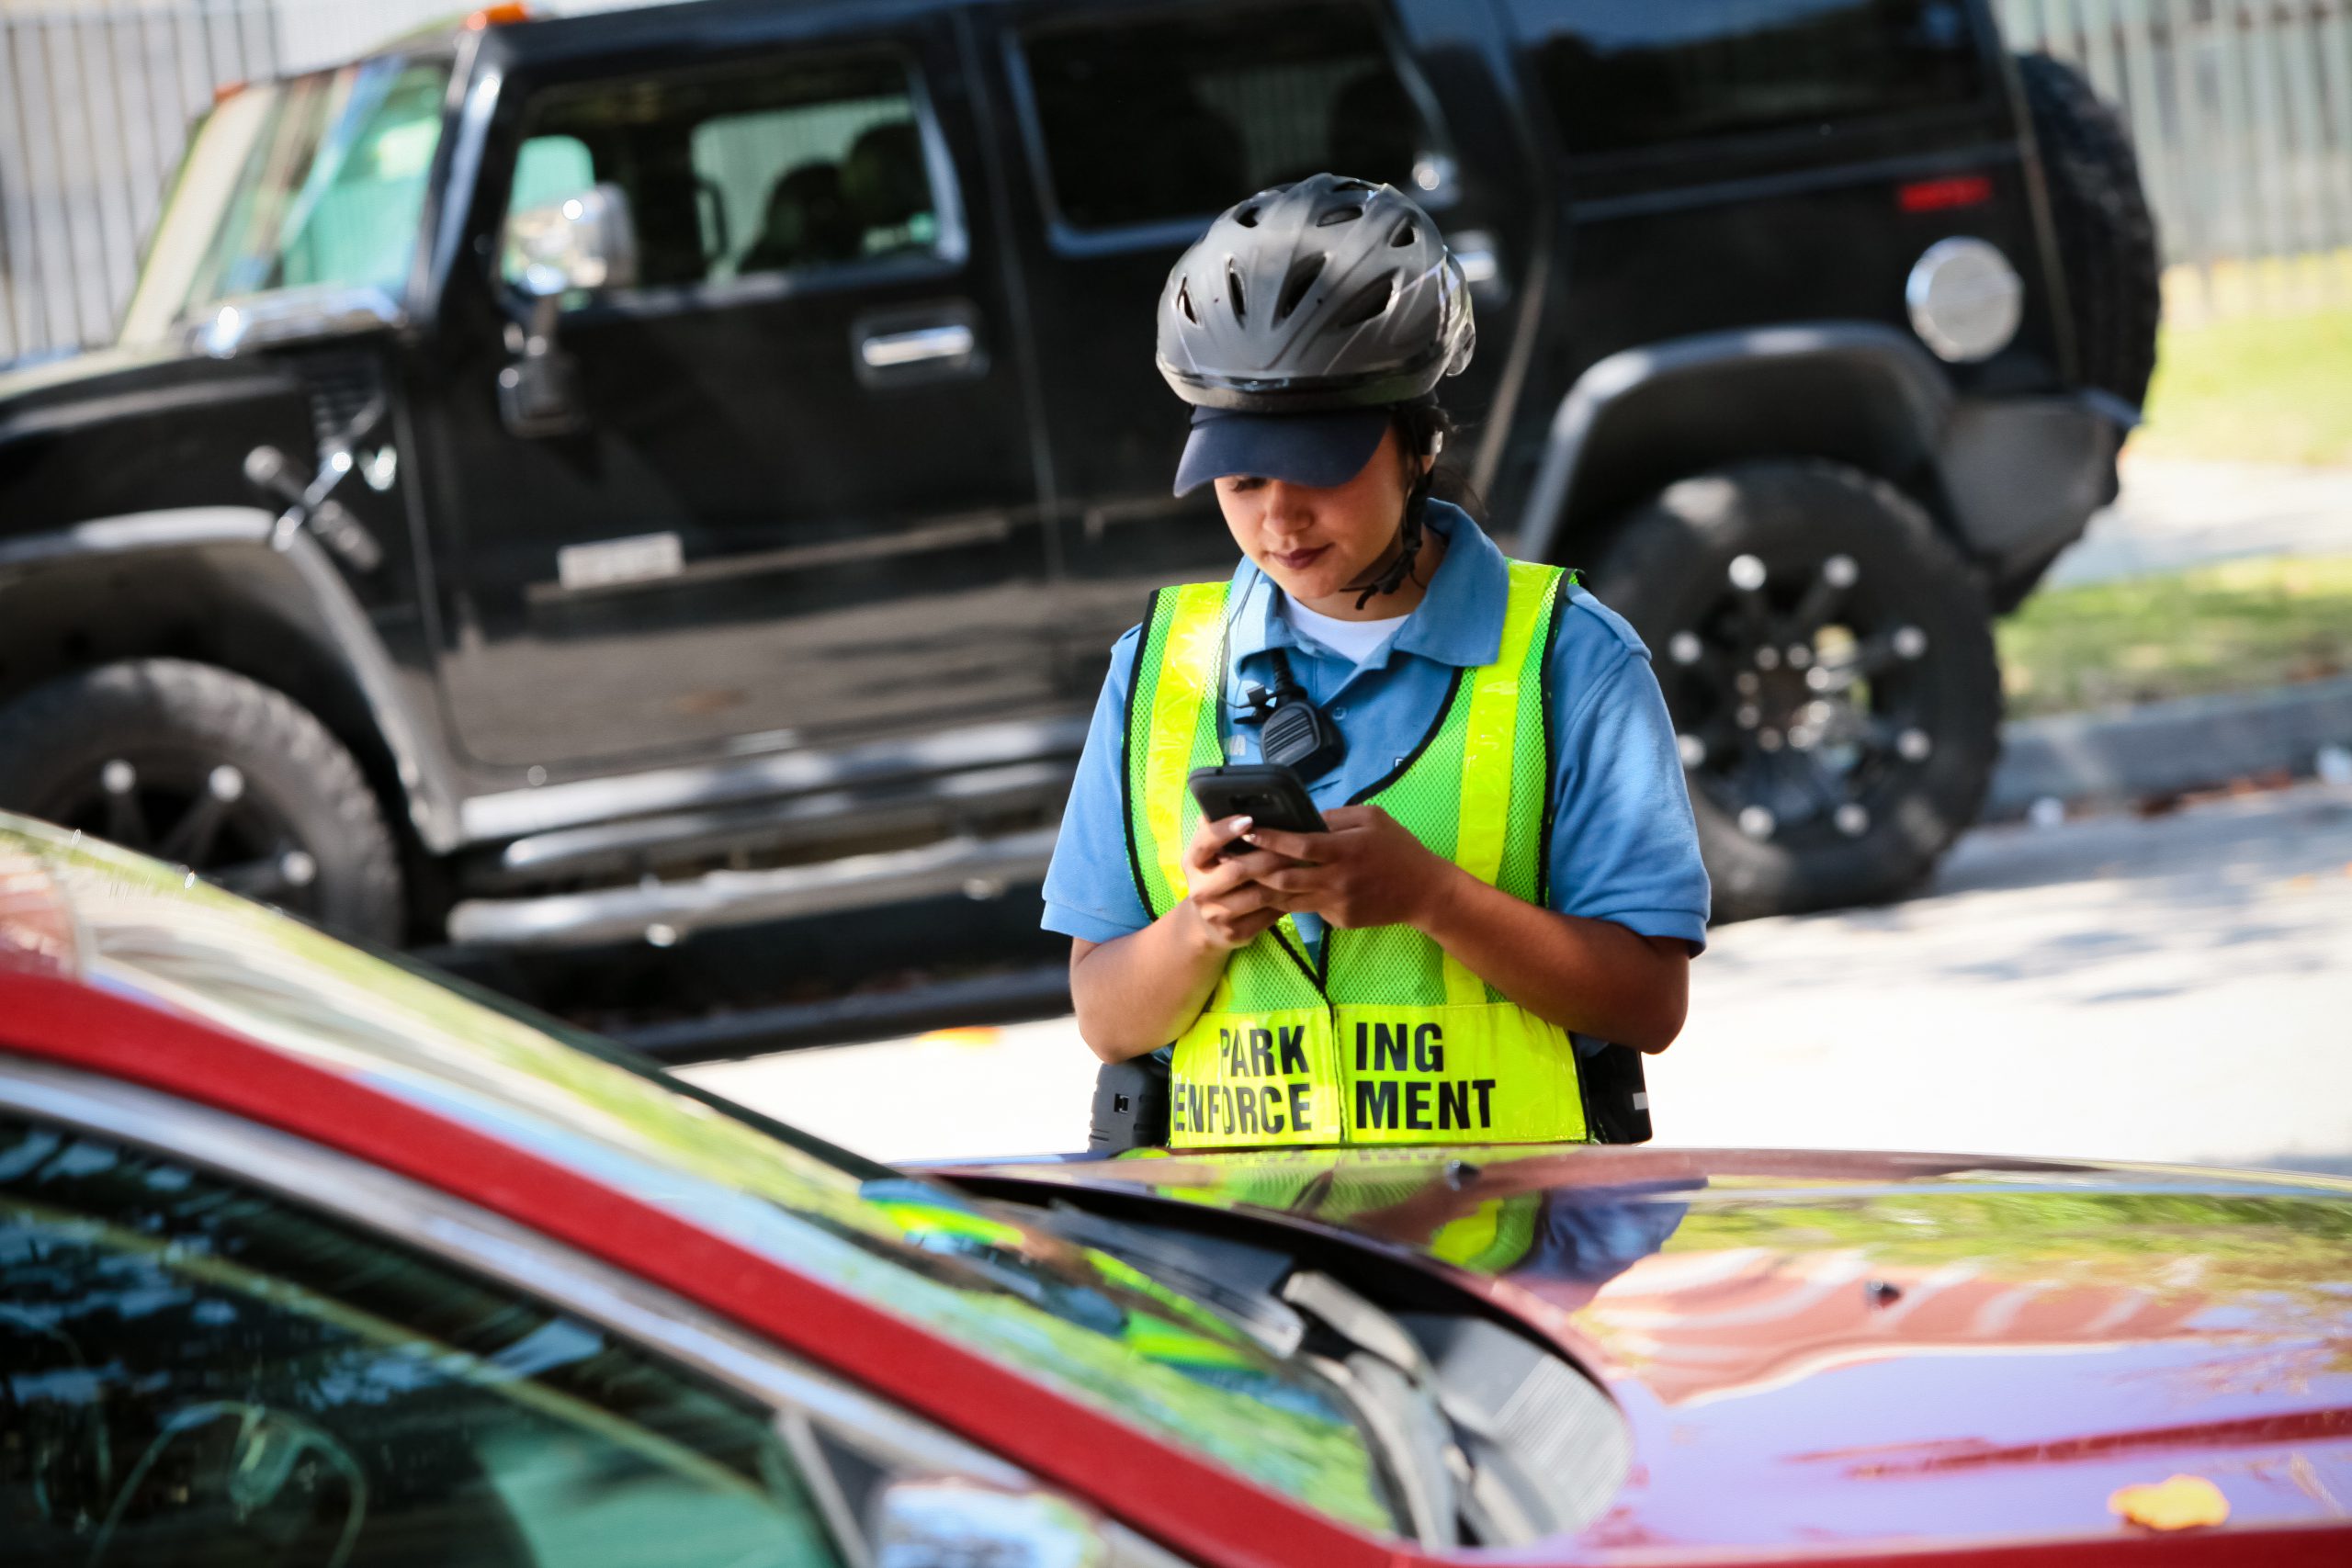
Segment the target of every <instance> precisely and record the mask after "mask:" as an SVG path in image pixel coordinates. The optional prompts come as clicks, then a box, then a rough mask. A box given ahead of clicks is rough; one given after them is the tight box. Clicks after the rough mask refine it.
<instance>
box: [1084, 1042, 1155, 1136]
mask: <svg viewBox="0 0 2352 1568" xmlns="http://www.w3.org/2000/svg"><path fill="white" fill-rule="evenodd" d="M1169 1058H1170V1052H1169V1050H1168V1048H1167V1047H1166V1046H1164V1045H1163V1046H1162V1047H1160V1048H1159V1050H1157V1051H1154V1052H1152V1053H1151V1054H1150V1055H1145V1056H1135V1057H1130V1058H1129V1059H1128V1060H1126V1061H1124V1062H1105V1063H1104V1064H1103V1068H1102V1070H1101V1071H1100V1072H1097V1073H1096V1074H1095V1075H1094V1120H1093V1124H1092V1125H1091V1127H1089V1128H1088V1129H1087V1134H1086V1146H1087V1149H1088V1151H1089V1152H1091V1153H1093V1154H1097V1155H1115V1154H1125V1152H1126V1151H1127V1150H1129V1149H1150V1148H1158V1147H1159V1146H1160V1145H1163V1144H1165V1143H1167V1142H1168V1074H1169Z"/></svg>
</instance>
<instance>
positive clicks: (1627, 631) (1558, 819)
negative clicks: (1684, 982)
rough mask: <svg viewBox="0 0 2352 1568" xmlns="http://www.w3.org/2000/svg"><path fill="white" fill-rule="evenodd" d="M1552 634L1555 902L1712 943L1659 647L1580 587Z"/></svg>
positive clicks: (1647, 931) (1655, 932)
mask: <svg viewBox="0 0 2352 1568" xmlns="http://www.w3.org/2000/svg"><path fill="white" fill-rule="evenodd" d="M1571 594H1572V597H1571V599H1570V600H1569V601H1568V602H1566V603H1564V604H1563V605H1562V614H1563V615H1565V616H1566V617H1567V618H1566V621H1565V622H1564V623H1563V627H1562V633H1561V636H1560V637H1559V638H1558V639H1557V640H1556V641H1555V643H1554V646H1553V652H1552V659H1551V661H1550V665H1549V674H1550V676H1551V682H1552V691H1551V694H1550V704H1551V706H1550V709H1549V711H1550V712H1551V714H1552V716H1553V729H1552V742H1553V751H1552V826H1551V846H1550V849H1551V852H1550V857H1549V860H1548V862H1547V866H1548V869H1549V885H1548V893H1547V897H1546V902H1547V903H1548V904H1549V905H1550V907H1551V908H1554V909H1555V910H1557V911H1559V912H1560V913H1561V914H1564V915H1579V916H1583V917H1585V918H1588V919H1596V920H1609V921H1611V922H1613V923H1615V924H1617V925H1621V926H1623V927H1625V928H1626V929H1627V930H1629V931H1634V932H1637V933H1639V934H1640V935H1643V936H1657V937H1680V938H1681V939H1683V940H1684V941H1686V942H1691V944H1692V945H1693V947H1694V949H1696V948H1700V947H1703V946H1705V945H1706V940H1707V909H1708V898H1709V892H1708V886H1707V869H1706V866H1705V864H1704V863H1702V861H1701V859H1700V856H1699V830H1698V826H1697V824H1696V823H1695V822H1694V821H1693V820H1692V818H1691V794H1690V789H1689V786H1688V785H1687V784H1685V783H1684V780H1683V774H1682V760H1681V756H1680V754H1679V751H1678V750H1677V749H1676V746H1675V739H1674V724H1673V721H1672V719H1670V718H1669V717H1668V715H1667V710H1666V697H1665V694H1664V693H1662V692H1660V691H1659V690H1658V683H1657V675H1656V674H1655V673H1654V672H1653V671H1651V669H1650V664H1649V656H1648V654H1647V652H1646V651H1645V649H1643V647H1642V644H1641V641H1640V639H1639V638H1638V637H1635V636H1634V633H1633V631H1632V629H1631V628H1630V627H1628V626H1626V625H1625V623H1624V622H1623V621H1622V620H1620V619H1619V618H1618V617H1617V616H1616V615H1614V614H1612V613H1611V612H1610V611H1609V610H1607V609H1604V608H1602V607H1601V605H1600V604H1599V602H1598V601H1596V600H1594V599H1592V598H1591V597H1590V596H1589V595H1587V594H1584V593H1583V592H1578V591H1574V590H1571Z"/></svg>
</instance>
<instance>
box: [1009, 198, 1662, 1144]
mask: <svg viewBox="0 0 2352 1568" xmlns="http://www.w3.org/2000/svg"><path fill="white" fill-rule="evenodd" d="M1474 343H1475V333H1474V329H1473V326H1472V321H1471V312H1470V300H1469V295H1468V291H1467V289H1466V288H1465V287H1464V283H1463V279H1462V274H1461V269H1460V267H1459V266H1458V265H1457V264H1456V263H1455V262H1454V261H1453V258H1452V257H1451V256H1450V255H1449V254H1447V252H1446V250H1445V247H1444V243H1443V242H1442V238H1441V237H1440V236H1439V233H1438V231H1437V229H1436V226H1435V225H1434V224H1433V223H1431V222H1430V220H1429V218H1428V216H1427V215H1426V214H1425V213H1423V212H1422V211H1421V210H1420V209H1419V208H1418V207H1416V206H1415V205H1414V204H1413V203H1412V202H1411V201H1410V200H1408V198H1406V197H1404V196H1402V195H1400V194H1399V193H1397V191H1395V190H1394V189H1392V188H1390V187H1388V186H1371V185H1368V184H1366V183H1365V182H1363V181H1359V180H1347V179H1341V178H1339V177H1336V176H1333V175H1317V176H1315V177H1314V178H1312V179H1308V180H1305V181H1302V182H1300V183H1299V184H1297V185H1295V186H1288V187H1284V188H1282V189H1279V190H1275V191H1269V192H1265V193H1262V194H1261V195H1259V196H1256V197H1251V198H1250V200H1248V201H1245V202H1243V203H1241V204H1240V205H1239V206H1238V207H1236V208H1234V209H1232V210H1230V211H1228V212H1227V213H1226V214H1225V215H1224V216H1222V217H1221V218H1219V219H1218V220H1217V221H1216V223H1215V224H1214V225H1213V226H1212V227H1211V228H1210V230H1209V231H1208V232H1207V233H1206V234H1205V235H1204V236H1203V238H1202V239H1201V241H1200V242H1199V243H1197V244H1195V245H1194V246H1193V248H1192V249H1191V250H1190V251H1189V252H1187V253H1186V254H1185V255H1184V256H1183V258H1182V260H1180V261H1179V262H1178V263H1177V265H1176V267H1175V269H1174V271H1173V272H1171V273H1170V276H1169V281H1168V287H1167V289H1166V291H1165V293H1164V295H1163V298H1162V300H1161V306H1160V313H1159V365H1160V369H1161V371H1162V373H1163V374H1164V375H1165V376H1166V378H1167V379H1168V381H1169V384H1170V386H1171V387H1173V388H1174V389H1175V390H1176V392H1177V394H1178V395H1179V396H1180V397H1182V398H1183V399H1185V400H1187V401H1188V402H1190V403H1192V404H1193V430H1192V435H1191V439H1190V441H1189V442H1188V444H1187V446H1186V447H1185V451H1184V456H1183V458H1182V462H1181V464H1180V466H1179V468H1178V472H1177V479H1176V491H1177V493H1178V494H1180V495H1181V494H1184V493H1187V492H1189V491H1192V490H1194V489H1196V488H1197V487H1199V486H1200V485H1202V484H1205V483H1214V484H1215V485H1216V498H1217V503H1218V505H1219V507H1220V508H1221V509H1222V511H1223V513H1224V515H1225V521H1226V525H1227V528H1228V529H1230V530H1231V532H1232V534H1233V537H1234V542H1235V543H1236V544H1237V545H1238V547H1240V550H1241V553H1242V555H1243V556H1244V557H1245V560H1244V562H1243V564H1242V565H1241V567H1240V568H1239V569H1238V570H1237V572H1236V573H1235V575H1234V577H1233V580H1232V581H1231V582H1230V583H1225V584H1200V585H1194V586H1192V587H1186V588H1180V589H1172V590H1163V591H1162V592H1161V593H1159V595H1157V596H1155V599H1154V602H1153V609H1152V615H1150V616H1149V617H1148V619H1147V620H1146V622H1145V623H1144V625H1143V626H1138V627H1136V629H1135V630H1133V631H1131V632H1129V633H1128V634H1127V635H1126V637H1124V638H1122V639H1121V641H1120V642H1119V644H1118V646H1117V648H1116V649H1115V650H1114V655H1113V659H1112V669H1111V673H1110V677H1109V679H1108V680H1107V682H1105V684H1104V687H1103V695H1102V699H1101V701H1100V703H1099V704H1098V705H1097V708H1096V711H1095V716H1094V726H1093V729H1092V731H1091V734H1090V735H1089V737H1088V740H1087V746H1086V751H1085V755H1084V757H1083V759H1082V761H1081V762H1080V772H1079V777H1078V780H1077V783H1076V784H1075V786H1074V789H1073V793H1072V795H1071V799H1070V805H1069V812H1068V814H1067V815H1066V817H1065V818H1064V821H1063V827H1062V835H1061V840H1060V842H1059V844H1058V845H1057V849H1056V852H1055V857H1054V863H1053V866H1052V868H1051V870H1050V872H1049V873H1048V874H1047V877H1046V916H1045V924H1046V928H1047V929H1049V930H1052V931H1059V932H1062V933H1063V934H1066V935H1068V936H1069V937H1071V938H1072V939H1073V942H1072V949H1071V962H1070V987H1071V992H1072V995H1073V997H1074V998H1075V1000H1076V1003H1077V1009H1078V1019H1079V1029H1080V1033H1081V1034H1082V1035H1083V1036H1084V1038H1085V1040H1086V1042H1087V1043H1088V1044H1089V1046H1091V1048H1092V1049H1093V1051H1094V1052H1095V1054H1096V1055H1099V1056H1101V1057H1102V1058H1103V1060H1104V1061H1105V1062H1120V1061H1124V1060H1126V1059H1129V1058H1132V1057H1136V1056H1138V1055H1142V1054H1144V1053H1148V1052H1151V1051H1154V1050H1155V1049H1157V1048H1159V1047H1161V1046H1163V1045H1169V1044H1170V1043H1171V1042H1172V1043H1173V1051H1172V1056H1173V1063H1172V1070H1173V1077H1172V1082H1171V1085H1170V1105H1171V1107H1172V1111H1173V1115H1172V1124H1171V1132H1172V1137H1171V1141H1172V1142H1174V1143H1175V1144H1177V1145H1187V1146H1198V1145H1243V1146H1250V1145H1297V1144H1322V1143H1334V1142H1360V1141H1361V1142H1379V1143H1414V1142H1439V1141H1445V1142H1456V1143H1459V1142H1473V1141H1498V1142H1515V1141H1541V1142H1550V1141H1558V1140H1571V1139H1582V1138H1586V1137H1589V1136H1591V1135H1592V1134H1593V1131H1594V1130H1593V1129H1592V1128H1591V1127H1590V1126H1589V1124H1588V1120H1587V1117H1586V1115H1585V1112H1584V1109H1583V1107H1582V1104H1581V1099H1582V1095H1581V1092H1580V1080H1579V1076H1578V1072H1577V1061H1578V1057H1579V1054H1580V1052H1583V1053H1589V1052H1590V1051H1592V1050H1595V1049H1598V1046H1599V1043H1600V1042H1617V1043H1623V1044H1626V1045H1631V1046H1634V1047H1637V1048H1639V1049H1641V1050H1644V1051H1660V1050H1664V1049H1665V1048H1666V1047H1667V1045H1668V1043H1671V1042H1672V1041H1673V1039H1674V1037H1675V1035H1676V1034H1677V1033H1678V1032H1679V1031H1680V1029H1681V1026H1682V1021H1683V1015H1684V1010H1685V1007H1686V1002H1687V996H1688V967H1689V963H1690V959H1691V955H1692V954H1694V953H1697V952H1698V951H1699V950H1700V948H1701V947H1702V945H1703V944H1704V941H1705V918H1706V909H1707V882H1706V874H1705V872H1704V871H1703V870H1702V867H1701V864H1700V861H1699V852H1698V843H1697V836H1696V833H1695V830H1694V829H1693V827H1692V823H1691V807H1690V800H1689V797H1688V795H1687V794H1686V793H1685V790H1684V785H1683V782H1682V770H1681V764H1680V761H1679V758H1678V756H1677V753H1676V749H1675V741H1674V735H1673V731H1672V728H1671V726H1670V724H1669V722H1668V718H1667V715H1666V709H1665V705H1664V702H1663V700H1662V699H1661V697H1660V695H1659V693H1658V688H1657V680H1656V678H1655V677H1654V676H1653V675H1652V674H1651V673H1650V671H1649V667H1648V663H1647V656H1646V654H1645V651H1644V649H1643V648H1642V646H1641V643H1640V642H1639V640H1638V639H1637V638H1636V637H1634V634H1633V633H1632V631H1631V630H1630V629H1629V628H1628V627H1627V626H1625V624H1624V623H1623V621H1621V620H1619V619H1618V618H1617V617H1616V616H1615V615H1611V613H1610V612H1609V611H1607V610H1606V609H1603V608H1602V607H1601V606H1600V604H1599V603H1598V602H1597V601H1595V600H1594V599H1592V598H1591V596H1590V595H1589V594H1587V593H1585V592H1582V591H1581V590H1580V589H1578V588H1577V587H1576V586H1575V585H1574V583H1573V581H1570V580H1568V579H1567V578H1566V574H1565V573H1562V572H1559V571H1558V570H1555V569H1552V568H1547V567H1542V566H1536V565H1531V564H1528V563H1523V562H1511V561H1508V560H1506V559H1505V558H1504V557H1503V556H1502V554H1501V552H1500V551H1498V549H1497V548H1496V547H1495V546H1494V544H1493V542H1492V541H1491V540H1489V539H1488V538H1487V536H1486V534H1485V533H1484V532H1483V531H1482V530H1481V529H1480V528H1479V527H1478V525H1477V524H1476V523H1475V522H1474V521H1472V520H1471V518H1470V516H1469V515H1468V513H1465V512H1464V511H1463V510H1462V509H1461V508H1459V507H1457V506H1454V505H1452V504H1450V503H1448V502H1442V501H1436V500H1432V499H1431V498H1430V488H1431V485H1432V482H1433V478H1434V471H1435V468H1436V464H1437V460H1438V458H1439V457H1440V455H1441V453H1442V450H1443V448H1444V444H1445V438H1446V434H1447V432H1448V429H1449V425H1448V423H1447V421H1446V419H1445V417H1444V415H1443V414H1442V412H1440V411H1439V410H1438V409H1437V407H1436V405H1435V403H1434V402H1433V401H1432V400H1431V398H1430V394H1431V392H1432V391H1433V389H1435V387H1436V385H1437V384H1438V383H1439V382H1440V381H1441V380H1442V379H1443V378H1444V377H1446V376H1448V375H1451V374H1456V373H1458V372H1459V371H1460V370H1462V369H1463V368H1464V367H1465V366H1466V365H1467V364H1468V362H1469V358H1470V354H1471V351H1472V348H1473V346H1474ZM1285 705H1287V706H1290V707H1292V708H1294V709H1298V710H1302V711H1303V710H1305V709H1306V708H1307V707H1309V706H1310V705H1311V707H1312V708H1313V709H1315V710H1317V711H1319V713H1320V714H1321V716H1322V717H1323V719H1324V720H1325V721H1326V724H1327V730H1328V731H1336V739H1334V738H1333V736H1332V735H1331V734H1329V733H1328V732H1327V733H1325V734H1323V735H1322V736H1321V737H1320V739H1321V740H1322V741H1323V742H1324V743H1323V744H1320V745H1318V746H1312V747H1306V749H1305V750H1306V755H1304V756H1302V757H1300V758H1299V762H1300V767H1299V771H1300V772H1301V773H1302V774H1303V775H1305V776H1306V783H1307V786H1308V789H1309V793H1310V794H1311V795H1313V797H1314V799H1315V802H1316V804H1317V807H1319V808H1320V809H1321V812H1322V816H1323V818H1324V822H1325V825H1326V827H1327V829H1329V830H1328V831H1327V832H1324V833H1319V834H1297V833H1284V832H1279V831H1275V830H1272V829H1263V828H1260V827H1258V826H1256V825H1255V824H1253V823H1251V822H1250V821H1249V820H1248V819H1246V818H1230V819H1226V820H1218V821H1201V820H1199V816H1200V813H1199V811H1198V809H1197V807H1193V805H1192V803H1191V801H1190V798H1189V796H1188V795H1185V793H1184V791H1183V788H1182V780H1183V777H1184V775H1185V773H1187V772H1188V771H1189V769H1190V768H1191V767H1194V766H1198V765H1200V764H1202V763H1213V762H1216V761H1227V760H1230V761H1257V760H1259V758H1260V738H1261V731H1262V732H1263V733H1266V734H1272V733H1273V732H1274V731H1273V729H1272V728H1268V724H1267V721H1268V715H1269V713H1270V712H1271V713H1274V714H1279V713H1281V711H1282V710H1283V707H1284V706H1285ZM1283 739H1284V740H1285V742H1289V741H1292V740H1294V739H1295V737H1294V736H1293V735H1291V734H1290V733H1288V731H1287V729H1285V732H1284V734H1283ZM1288 750H1290V751H1292V752H1296V751H1298V750H1300V748H1299V747H1298V746H1296V745H1292V746H1290V747H1288ZM1269 760H1276V761H1280V760H1284V759H1283V758H1274V759H1269ZM1572 1037H1573V1038H1572Z"/></svg>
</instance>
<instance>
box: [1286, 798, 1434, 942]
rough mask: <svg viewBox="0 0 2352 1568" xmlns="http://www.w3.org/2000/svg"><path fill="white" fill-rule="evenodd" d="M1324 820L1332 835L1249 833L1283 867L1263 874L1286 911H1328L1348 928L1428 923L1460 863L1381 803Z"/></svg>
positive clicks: (1333, 812) (1336, 810)
mask: <svg viewBox="0 0 2352 1568" xmlns="http://www.w3.org/2000/svg"><path fill="white" fill-rule="evenodd" d="M1323 821H1324V824H1325V826H1327V827H1328V828H1329V829H1330V831H1329V832H1328V833H1283V832H1279V831H1277V830H1275V829H1272V828H1262V829H1253V830H1250V831H1249V832H1246V833H1244V834H1243V835H1242V837H1243V838H1244V839H1246V840H1248V841H1249V842H1250V843H1251V844H1253V845H1255V846H1256V847H1257V848H1258V849H1259V850H1260V851H1261V852H1266V851H1271V852H1272V856H1273V858H1274V859H1275V861H1276V865H1275V866H1274V867H1271V868H1269V869H1267V870H1265V871H1262V872H1260V873H1257V874H1256V875H1257V877H1258V880H1259V882H1260V883H1261V884H1262V885H1263V886H1265V887H1267V888H1268V889H1270V890H1271V891H1272V894H1273V895H1274V896H1275V897H1276V900H1277V904H1278V907H1279V908H1280V909H1281V910H1283V911H1284V912H1288V913H1297V912H1299V911H1301V910H1306V911H1308V912H1311V913H1314V914H1317V915H1320V916H1322V917H1323V918H1324V919H1327V920H1329V921H1330V922H1331V924H1332V925H1334V926H1336V927H1338V928H1339V929H1340V930H1341V931H1353V930H1355V929H1357V928H1359V927H1363V926H1397V925H1405V926H1418V925H1420V924H1422V923H1423V921H1424V919H1425V917H1426V916H1427V914H1428V911H1429V910H1430V908H1431V905H1432V902H1433V900H1435V899H1436V898H1437V897H1439V895H1440V894H1441V893H1442V890H1443V889H1444V887H1445V886H1446V885H1447V883H1448V882H1449V881H1451V880H1452V879H1453V874H1454V873H1455V871H1456V867H1455V866H1454V865H1453V863H1452V862H1451V861H1447V860H1443V859H1442V858H1440V857H1439V856H1437V855H1434V854H1431V853H1430V851H1429V849H1428V848H1427V847H1426V846H1425V845H1423V844H1422V842H1421V841H1420V840H1419V839H1417V838H1415V837H1413V835H1412V833H1411V832H1410V831H1409V830H1408V829H1406V828H1405V826H1404V825H1403V824H1401V823H1399V822H1398V821H1397V819H1396V818H1394V817H1391V816H1389V815H1388V813H1386V812H1385V811H1383V810H1382V809H1381V808H1380V807H1377V806H1335V807H1332V808H1331V809H1330V810H1329V811H1326V812H1325V813H1324V814H1323ZM1250 858H1251V859H1253V860H1254V859H1257V858H1259V857H1258V856H1251V857H1250Z"/></svg>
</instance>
